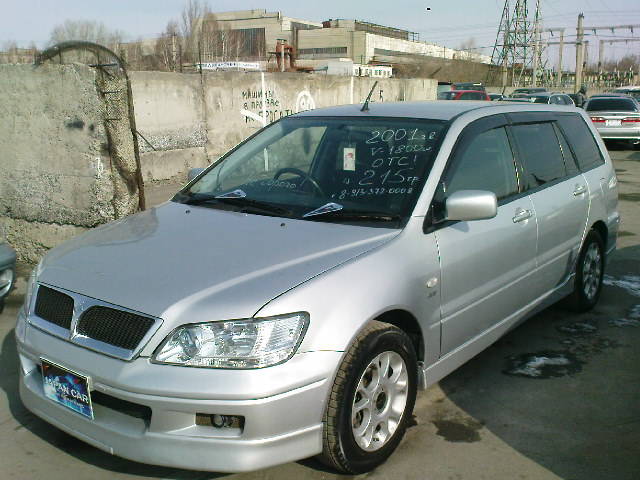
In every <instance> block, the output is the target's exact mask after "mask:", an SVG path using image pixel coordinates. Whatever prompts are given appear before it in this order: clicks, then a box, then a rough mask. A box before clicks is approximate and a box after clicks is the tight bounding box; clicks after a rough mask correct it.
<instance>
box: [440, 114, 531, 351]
mask: <svg viewBox="0 0 640 480" xmlns="http://www.w3.org/2000/svg"><path fill="white" fill-rule="evenodd" d="M506 123H507V120H506V117H504V116H503V115H495V116H491V117H487V118H484V119H481V120H478V121H476V122H474V123H472V124H470V125H469V126H468V127H467V128H466V129H465V131H463V133H462V134H461V137H460V139H459V141H458V144H457V146H456V147H455V149H454V151H453V153H452V155H451V157H450V159H449V163H448V165H447V168H446V169H445V173H444V174H443V177H442V178H441V182H440V184H439V187H438V189H437V191H436V194H435V195H434V200H433V203H432V210H431V211H432V215H433V218H434V222H435V223H434V225H433V227H432V228H433V229H434V235H435V237H436V241H437V245H438V250H439V254H440V266H441V272H442V273H441V315H442V330H441V332H442V341H441V355H445V354H447V353H448V352H451V351H452V350H455V349H456V348H457V347H459V346H461V345H463V344H464V343H466V342H468V341H470V340H471V339H473V338H474V337H476V336H477V335H480V334H481V333H482V332H484V331H486V330H487V329H489V328H491V327H492V326H493V325H495V324H497V323H499V322H501V321H502V320H504V319H506V318H508V317H509V316H510V315H512V314H513V313H514V312H516V311H517V310H518V309H520V308H521V307H523V306H524V305H526V304H527V303H528V302H529V301H530V300H531V298H532V297H531V293H530V291H531V283H532V281H531V278H530V275H531V272H533V271H534V270H535V256H536V239H537V234H536V219H535V215H534V211H533V206H532V204H531V201H530V200H529V198H528V196H527V195H526V194H524V195H523V194H521V186H520V185H519V181H518V173H517V171H518V170H517V167H516V164H515V160H514V156H513V152H512V148H511V143H510V140H509V138H508V135H507V130H506V128H505V125H506ZM459 190H488V191H492V192H494V193H495V194H496V197H497V198H498V213H497V215H496V216H495V217H494V218H491V219H487V220H476V221H457V222H448V221H439V220H440V219H442V218H444V204H445V201H446V198H447V197H448V196H449V195H451V194H452V193H454V192H456V191H459Z"/></svg>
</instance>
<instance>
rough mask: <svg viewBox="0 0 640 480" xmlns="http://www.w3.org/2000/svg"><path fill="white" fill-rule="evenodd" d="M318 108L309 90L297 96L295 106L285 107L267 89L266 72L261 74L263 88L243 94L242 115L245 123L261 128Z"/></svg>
mask: <svg viewBox="0 0 640 480" xmlns="http://www.w3.org/2000/svg"><path fill="white" fill-rule="evenodd" d="M314 108H316V102H315V101H314V100H313V96H312V95H311V93H310V92H309V91H308V90H302V91H300V92H299V93H298V95H297V96H296V104H295V106H292V107H289V106H285V105H283V101H282V99H281V98H279V97H278V95H277V94H276V93H275V92H274V91H273V90H270V89H267V88H266V85H265V81H264V72H262V74H261V88H259V89H247V90H244V91H243V92H242V108H241V109H240V114H241V115H242V116H244V121H245V123H253V122H257V123H258V124H259V125H258V126H259V127H266V126H267V125H268V124H269V123H271V122H275V121H276V120H278V119H280V118H282V117H286V116H287V115H291V114H292V113H298V112H302V111H305V110H313V109H314Z"/></svg>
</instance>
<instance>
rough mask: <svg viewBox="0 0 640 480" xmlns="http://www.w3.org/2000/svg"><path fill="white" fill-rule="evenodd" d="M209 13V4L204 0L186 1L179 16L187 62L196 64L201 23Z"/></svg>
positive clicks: (200, 47)
mask: <svg viewBox="0 0 640 480" xmlns="http://www.w3.org/2000/svg"><path fill="white" fill-rule="evenodd" d="M210 13H211V9H210V8H209V4H208V3H207V2H206V1H204V0H188V2H187V3H186V5H185V6H184V8H183V10H182V14H181V16H180V29H181V30H182V38H183V51H184V52H185V54H186V56H187V57H188V60H189V61H192V62H194V63H195V62H196V61H198V59H199V55H198V54H199V53H200V52H201V49H202V45H201V42H202V23H203V20H204V19H205V17H207V15H209V14H210Z"/></svg>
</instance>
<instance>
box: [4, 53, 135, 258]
mask: <svg viewBox="0 0 640 480" xmlns="http://www.w3.org/2000/svg"><path fill="white" fill-rule="evenodd" d="M99 82H100V79H98V78H96V72H95V70H94V69H92V68H89V67H86V66H83V65H42V66H40V67H34V66H32V65H0V106H2V114H1V115H0V223H3V224H5V225H6V227H7V233H8V238H9V242H10V243H11V244H12V245H13V246H14V247H15V248H16V250H17V251H18V255H19V258H20V259H21V260H23V261H27V262H35V261H37V259H38V258H39V257H40V256H41V254H42V253H43V252H44V251H45V250H46V249H48V248H50V247H52V246H54V245H55V244H57V243H59V242H60V241H62V240H64V239H66V238H68V237H70V236H72V235H74V234H76V233H78V232H80V231H82V230H84V229H85V228H88V227H93V226H95V225H98V224H101V223H104V222H107V221H110V220H113V219H114V218H117V217H118V216H122V215H126V214H129V213H131V212H132V211H135V209H136V208H137V189H136V185H135V182H134V183H133V185H130V184H131V181H130V180H131V179H130V178H127V179H126V181H125V182H124V184H125V185H124V186H123V187H122V183H123V177H122V176H121V175H124V176H126V175H127V173H126V172H127V170H129V171H130V170H131V169H130V168H129V169H127V164H126V163H127V162H128V165H129V167H130V166H131V163H133V172H134V174H135V159H131V158H126V157H131V156H132V155H133V153H132V150H131V148H130V145H131V144H132V136H131V131H130V130H129V131H128V132H127V131H126V127H125V128H124V131H123V130H122V128H121V127H120V126H119V125H113V126H112V127H113V128H112V127H107V126H106V125H105V124H106V118H108V115H113V114H114V113H117V108H115V105H114V104H113V103H112V104H111V105H110V107H111V108H107V105H106V104H105V102H104V99H103V96H102V95H101V93H100V91H101V90H102V88H103V87H99V86H98V84H99ZM114 108H115V110H114ZM123 121H124V122H125V123H126V125H128V117H126V118H125V119H124V120H123ZM127 135H128V137H129V138H128V139H127V138H126V137H127ZM127 142H128V143H127ZM114 143H115V144H119V145H120V146H119V147H118V146H115V145H114ZM119 170H121V171H120V172H119ZM120 187H122V189H121V191H119V192H117V190H118V189H119V188H120Z"/></svg>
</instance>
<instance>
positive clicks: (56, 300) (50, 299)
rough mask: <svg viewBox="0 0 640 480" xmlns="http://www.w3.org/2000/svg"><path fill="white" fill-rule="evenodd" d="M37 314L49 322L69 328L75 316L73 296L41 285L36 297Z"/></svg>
mask: <svg viewBox="0 0 640 480" xmlns="http://www.w3.org/2000/svg"><path fill="white" fill-rule="evenodd" d="M36 315H37V316H39V317H40V318H42V319H44V320H46V321H47V322H51V323H53V324H55V325H58V326H59V327H62V328H66V329H69V328H71V318H72V317H73V298H71V297H70V296H69V295H66V294H64V293H62V292H59V291H58V290H54V289H52V288H48V287H45V286H43V285H41V286H40V287H39V288H38V298H37V299H36Z"/></svg>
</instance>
